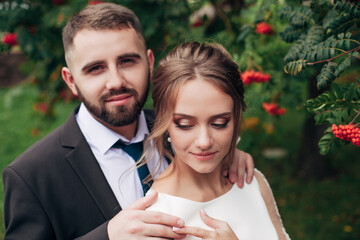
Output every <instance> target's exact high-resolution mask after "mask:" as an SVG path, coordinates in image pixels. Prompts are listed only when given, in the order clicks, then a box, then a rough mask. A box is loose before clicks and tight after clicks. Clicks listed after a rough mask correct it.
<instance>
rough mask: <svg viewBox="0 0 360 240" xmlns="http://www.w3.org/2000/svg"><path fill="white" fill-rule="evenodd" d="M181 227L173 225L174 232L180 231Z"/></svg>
mask: <svg viewBox="0 0 360 240" xmlns="http://www.w3.org/2000/svg"><path fill="white" fill-rule="evenodd" d="M180 229H181V228H178V227H173V232H178V231H180Z"/></svg>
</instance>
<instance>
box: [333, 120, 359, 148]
mask: <svg viewBox="0 0 360 240" xmlns="http://www.w3.org/2000/svg"><path fill="white" fill-rule="evenodd" d="M331 130H332V132H333V133H334V135H335V137H337V138H340V139H341V140H344V141H348V142H350V141H351V142H352V143H353V144H354V145H355V146H357V147H360V128H359V127H357V126H355V125H354V124H352V123H349V124H347V125H339V127H338V126H336V124H333V125H332V127H331Z"/></svg>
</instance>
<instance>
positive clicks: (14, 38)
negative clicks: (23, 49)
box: [3, 33, 18, 47]
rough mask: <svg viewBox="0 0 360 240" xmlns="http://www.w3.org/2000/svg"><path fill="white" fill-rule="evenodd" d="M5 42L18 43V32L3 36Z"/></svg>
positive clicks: (12, 44) (9, 43)
mask: <svg viewBox="0 0 360 240" xmlns="http://www.w3.org/2000/svg"><path fill="white" fill-rule="evenodd" d="M3 43H5V44H7V45H9V46H10V47H11V46H15V45H18V41H17V36H16V33H8V34H6V35H5V36H4V37H3Z"/></svg>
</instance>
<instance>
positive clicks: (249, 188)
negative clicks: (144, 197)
mask: <svg viewBox="0 0 360 240" xmlns="http://www.w3.org/2000/svg"><path fill="white" fill-rule="evenodd" d="M265 181H266V180H265ZM151 191H154V190H152V189H150V190H149V192H148V193H147V194H149V193H150V192H151ZM201 209H203V210H205V212H206V213H207V214H208V215H209V216H210V217H213V218H216V219H219V220H222V221H226V222H227V223H228V224H229V225H230V227H231V228H232V230H233V231H234V233H235V234H236V236H237V237H238V238H239V239H240V240H275V239H276V240H278V239H279V238H278V236H277V233H276V230H275V227H274V225H273V224H272V221H271V219H270V216H269V213H268V210H267V207H266V204H265V202H264V200H263V198H262V195H261V192H260V188H259V184H258V182H257V180H256V178H255V177H254V178H253V181H252V182H251V183H250V184H245V186H244V187H243V188H238V187H237V185H236V184H234V185H233V187H232V188H231V190H230V191H228V192H227V193H225V194H223V195H221V196H220V197H218V198H215V199H213V200H211V201H208V202H197V201H192V200H189V199H185V198H181V197H176V196H173V195H169V194H165V193H160V192H159V193H158V198H157V200H156V201H155V203H154V204H153V205H151V206H150V207H149V208H147V209H146V210H148V211H160V212H164V213H168V214H171V215H174V216H177V217H180V218H181V219H183V220H184V221H185V225H186V226H195V227H201V228H204V229H208V230H213V229H211V228H210V227H208V226H207V225H205V224H204V223H203V221H202V220H201V218H200V210H201ZM284 233H285V231H284ZM285 235H286V237H287V239H289V238H288V236H287V234H286V233H285ZM185 239H186V240H195V239H199V238H197V237H194V236H187V237H186V238H185Z"/></svg>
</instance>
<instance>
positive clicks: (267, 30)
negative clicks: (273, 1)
mask: <svg viewBox="0 0 360 240" xmlns="http://www.w3.org/2000/svg"><path fill="white" fill-rule="evenodd" d="M255 32H257V33H259V34H265V35H271V34H273V33H274V32H273V30H272V28H271V26H270V25H269V24H267V23H265V22H260V23H258V24H257V25H256V29H255Z"/></svg>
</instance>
